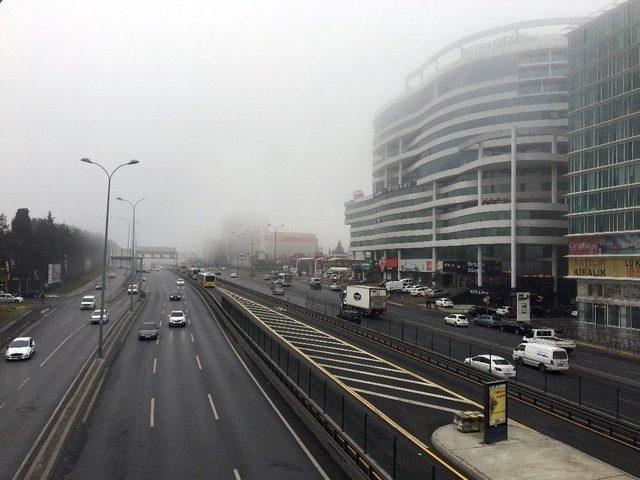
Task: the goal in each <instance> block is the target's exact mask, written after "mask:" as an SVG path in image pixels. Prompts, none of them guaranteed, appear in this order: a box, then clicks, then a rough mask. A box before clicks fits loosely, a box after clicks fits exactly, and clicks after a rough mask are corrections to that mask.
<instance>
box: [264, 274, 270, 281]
mask: <svg viewBox="0 0 640 480" xmlns="http://www.w3.org/2000/svg"><path fill="white" fill-rule="evenodd" d="M262 278H263V279H264V280H271V275H269V274H268V273H265V274H264V277H262Z"/></svg>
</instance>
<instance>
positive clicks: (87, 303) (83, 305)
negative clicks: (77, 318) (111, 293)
mask: <svg viewBox="0 0 640 480" xmlns="http://www.w3.org/2000/svg"><path fill="white" fill-rule="evenodd" d="M95 308H96V297H94V296H93V295H85V296H84V297H82V300H80V310H94V309H95Z"/></svg>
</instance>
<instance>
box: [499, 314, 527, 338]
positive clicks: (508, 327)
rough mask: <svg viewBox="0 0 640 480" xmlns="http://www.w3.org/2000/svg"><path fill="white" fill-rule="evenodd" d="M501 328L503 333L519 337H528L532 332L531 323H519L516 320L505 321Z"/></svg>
mask: <svg viewBox="0 0 640 480" xmlns="http://www.w3.org/2000/svg"><path fill="white" fill-rule="evenodd" d="M500 328H501V330H502V331H503V332H511V333H517V334H518V335H526V334H527V333H529V332H530V331H531V325H530V324H529V323H527V322H523V321H518V320H516V319H515V318H505V319H503V320H502V326H501V327H500Z"/></svg>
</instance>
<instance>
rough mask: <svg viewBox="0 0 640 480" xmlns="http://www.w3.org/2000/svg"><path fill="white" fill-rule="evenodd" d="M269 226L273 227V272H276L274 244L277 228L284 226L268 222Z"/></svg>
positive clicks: (275, 242)
mask: <svg viewBox="0 0 640 480" xmlns="http://www.w3.org/2000/svg"><path fill="white" fill-rule="evenodd" d="M268 226H269V227H271V228H273V274H274V275H275V274H276V251H277V250H276V246H277V245H278V229H279V228H282V227H284V224H283V225H277V226H276V225H271V224H270V223H269V224H268Z"/></svg>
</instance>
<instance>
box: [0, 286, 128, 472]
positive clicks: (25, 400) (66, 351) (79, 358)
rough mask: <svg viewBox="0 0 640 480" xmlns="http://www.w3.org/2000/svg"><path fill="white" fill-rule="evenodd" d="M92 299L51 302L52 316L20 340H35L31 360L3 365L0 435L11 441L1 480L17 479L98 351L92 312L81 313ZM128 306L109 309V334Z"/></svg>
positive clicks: (1, 452) (1, 456)
mask: <svg viewBox="0 0 640 480" xmlns="http://www.w3.org/2000/svg"><path fill="white" fill-rule="evenodd" d="M114 286H115V284H114ZM94 293H95V290H94V289H93V288H91V289H88V290H86V291H85V292H83V293H82V294H80V295H76V296H73V297H60V298H50V299H47V302H46V304H47V306H48V308H49V310H48V311H47V312H46V313H45V315H43V317H42V318H41V319H40V320H38V321H37V322H36V323H34V324H32V325H31V326H30V327H28V328H26V329H25V330H24V331H23V332H21V334H20V335H27V336H31V337H33V338H34V339H35V341H36V354H35V355H34V356H33V358H31V359H29V360H24V361H19V362H6V361H4V359H2V361H0V431H1V432H3V436H4V438H5V439H6V438H11V441H10V442H9V441H5V442H3V448H2V449H0V478H11V477H12V476H13V474H14V472H15V471H16V469H17V468H18V466H19V465H20V463H21V462H22V460H23V459H24V457H25V456H26V454H27V452H28V451H29V449H30V448H31V446H32V445H33V443H34V441H35V440H36V438H37V436H38V435H39V433H40V431H41V430H42V428H43V427H44V425H45V424H46V422H47V420H48V419H49V417H50V415H51V414H52V413H53V411H54V410H55V408H56V406H57V405H58V403H59V401H60V399H61V398H62V396H63V395H64V392H65V391H66V390H67V388H68V387H69V385H70V384H71V382H72V380H73V378H74V377H75V376H76V374H77V372H78V371H79V369H80V368H81V366H82V365H83V364H84V362H85V361H86V360H87V358H89V355H90V354H91V352H92V351H93V349H94V348H95V347H96V345H97V341H98V334H97V328H98V325H90V324H89V317H90V314H91V312H90V311H88V310H84V311H81V310H80V299H81V298H82V296H83V295H85V294H94ZM98 293H99V292H98ZM124 297H126V295H124ZM126 300H127V299H126V298H123V297H120V298H119V299H117V300H116V301H115V302H114V303H113V304H112V305H110V306H109V307H108V309H107V311H109V313H110V315H111V317H112V320H110V321H109V322H108V323H106V324H105V327H106V328H105V329H104V332H105V333H106V331H108V329H109V328H111V327H112V326H113V325H114V324H115V323H117V321H116V318H117V317H118V316H119V314H120V313H122V312H123V311H124V310H125V308H126V304H125V301H126ZM2 353H3V356H4V349H3V352H2Z"/></svg>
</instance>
